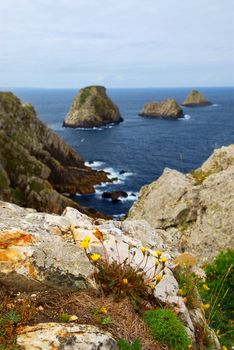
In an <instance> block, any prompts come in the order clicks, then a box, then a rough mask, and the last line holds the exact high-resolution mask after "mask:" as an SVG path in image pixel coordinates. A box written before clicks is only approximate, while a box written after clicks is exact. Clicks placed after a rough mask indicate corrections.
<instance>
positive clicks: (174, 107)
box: [139, 99, 184, 119]
mask: <svg viewBox="0 0 234 350" xmlns="http://www.w3.org/2000/svg"><path fill="white" fill-rule="evenodd" d="M139 115H140V116H143V117H161V118H175V119H176V118H181V117H183V116H184V113H183V110H182V109H181V108H180V106H179V104H178V103H177V102H176V100H174V99H167V100H164V101H159V102H149V103H146V104H145V105H144V109H143V111H142V112H140V113H139Z"/></svg>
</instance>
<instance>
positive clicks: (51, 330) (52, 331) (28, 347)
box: [17, 323, 119, 350]
mask: <svg viewBox="0 0 234 350" xmlns="http://www.w3.org/2000/svg"><path fill="white" fill-rule="evenodd" d="M17 343H18V345H20V346H22V348H23V349H24V350H35V349H37V350H47V349H48V350H49V349H54V350H56V349H63V350H71V349H79V350H118V349H119V347H118V345H117V341H116V340H115V339H113V337H112V336H111V334H110V333H108V332H105V331H103V330H101V329H100V328H98V327H95V326H91V325H85V324H70V325H66V324H60V323H41V324H37V325H36V326H31V327H29V326H28V327H24V328H23V329H21V330H20V332H19V335H18V337H17Z"/></svg>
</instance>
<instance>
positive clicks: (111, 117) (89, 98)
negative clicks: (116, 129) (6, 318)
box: [63, 86, 123, 128]
mask: <svg viewBox="0 0 234 350" xmlns="http://www.w3.org/2000/svg"><path fill="white" fill-rule="evenodd" d="M121 121H123V119H122V117H121V115H120V112H119V109H118V107H117V106H116V105H115V104H114V103H113V102H112V101H111V99H110V98H109V97H108V96H107V94H106V88H105V87H104V86H88V87H86V88H83V89H81V90H80V91H79V93H78V95H77V96H76V97H75V99H74V101H73V104H72V106H71V108H70V111H69V113H68V114H67V116H66V118H65V120H64V122H63V126H66V127H70V128H93V127H100V126H104V125H106V124H110V123H119V122H121Z"/></svg>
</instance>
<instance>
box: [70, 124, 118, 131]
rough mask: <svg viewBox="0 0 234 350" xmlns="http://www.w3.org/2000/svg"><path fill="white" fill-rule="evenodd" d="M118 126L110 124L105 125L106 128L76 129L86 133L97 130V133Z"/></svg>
mask: <svg viewBox="0 0 234 350" xmlns="http://www.w3.org/2000/svg"><path fill="white" fill-rule="evenodd" d="M115 125H116V124H115V123H110V124H107V125H104V126H100V127H97V126H94V127H93V128H81V127H80V128H75V129H76V130H85V131H93V130H97V131H102V130H105V129H112V128H113V127H114V126H115Z"/></svg>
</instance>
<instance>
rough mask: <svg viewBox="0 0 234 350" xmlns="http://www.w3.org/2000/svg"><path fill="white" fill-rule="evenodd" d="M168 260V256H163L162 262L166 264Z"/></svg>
mask: <svg viewBox="0 0 234 350" xmlns="http://www.w3.org/2000/svg"><path fill="white" fill-rule="evenodd" d="M166 261H167V258H166V257H165V256H163V257H162V258H161V262H162V263H163V264H164V263H165V262H166Z"/></svg>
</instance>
